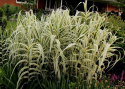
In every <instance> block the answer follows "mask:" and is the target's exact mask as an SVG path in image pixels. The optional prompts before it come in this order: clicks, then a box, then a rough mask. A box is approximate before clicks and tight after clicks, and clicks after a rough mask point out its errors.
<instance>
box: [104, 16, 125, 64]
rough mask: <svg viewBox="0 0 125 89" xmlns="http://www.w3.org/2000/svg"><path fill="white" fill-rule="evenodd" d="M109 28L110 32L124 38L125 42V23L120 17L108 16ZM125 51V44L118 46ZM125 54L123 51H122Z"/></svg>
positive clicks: (124, 60) (124, 59)
mask: <svg viewBox="0 0 125 89" xmlns="http://www.w3.org/2000/svg"><path fill="white" fill-rule="evenodd" d="M106 21H107V22H108V23H107V25H106V26H107V28H110V31H111V32H112V33H114V34H116V35H117V36H118V37H122V39H123V41H125V22H124V21H123V20H122V19H121V17H120V16H116V15H112V16H108V18H107V20H106ZM117 45H119V46H121V47H122V48H123V49H125V42H122V43H119V44H117ZM121 52H122V54H124V52H123V51H121ZM123 62H125V57H124V58H123Z"/></svg>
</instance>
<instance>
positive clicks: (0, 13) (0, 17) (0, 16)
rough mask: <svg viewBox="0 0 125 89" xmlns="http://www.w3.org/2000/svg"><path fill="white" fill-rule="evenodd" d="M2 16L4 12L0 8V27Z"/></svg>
mask: <svg viewBox="0 0 125 89" xmlns="http://www.w3.org/2000/svg"><path fill="white" fill-rule="evenodd" d="M3 15H4V11H3V9H2V8H0V26H1V25H2V17H3Z"/></svg>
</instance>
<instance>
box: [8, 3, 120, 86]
mask: <svg viewBox="0 0 125 89" xmlns="http://www.w3.org/2000/svg"><path fill="white" fill-rule="evenodd" d="M84 8H85V12H82V13H81V16H78V13H79V12H77V13H76V15H75V16H70V15H69V10H65V11H62V10H60V9H58V10H56V11H53V12H52V14H51V15H49V16H47V17H46V18H45V17H41V21H39V20H37V19H36V16H35V15H34V14H33V12H32V11H30V12H26V15H21V13H19V16H18V21H17V27H16V30H15V31H14V32H13V33H12V35H11V36H10V37H9V38H8V39H7V40H6V41H7V44H9V47H8V50H9V51H10V52H9V60H8V62H7V64H9V65H10V66H12V67H14V69H13V72H14V71H15V70H18V71H19V72H18V81H17V86H16V88H19V87H23V85H24V84H26V83H29V82H30V81H33V79H35V78H37V77H39V78H40V79H43V80H44V79H45V78H46V76H47V75H51V76H55V77H56V76H57V78H58V80H59V81H61V78H62V76H63V75H67V76H71V77H72V76H75V77H77V76H80V78H81V79H83V80H87V81H88V82H91V81H92V80H93V79H95V80H97V79H98V78H101V77H102V72H103V71H104V69H105V68H108V67H109V66H114V65H115V64H116V63H117V62H118V61H119V60H120V56H118V55H117V54H115V51H117V47H115V46H114V45H113V44H114V42H115V41H116V40H117V39H118V38H117V36H115V35H114V34H112V33H111V32H110V31H109V29H108V28H103V29H101V27H102V26H104V21H105V16H100V15H99V13H97V12H96V13H94V14H93V13H91V12H89V11H87V9H86V8H87V2H86V3H84ZM114 56H116V59H114V63H112V65H110V63H111V62H110V60H109V58H111V57H114ZM97 62H98V63H97ZM104 62H108V66H105V65H104ZM17 66H18V67H17ZM13 72H12V74H11V76H12V75H13ZM11 76H10V79H11Z"/></svg>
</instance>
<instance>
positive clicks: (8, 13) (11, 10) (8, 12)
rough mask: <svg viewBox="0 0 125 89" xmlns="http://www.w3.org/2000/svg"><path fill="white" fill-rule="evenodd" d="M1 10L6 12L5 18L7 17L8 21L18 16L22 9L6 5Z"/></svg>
mask: <svg viewBox="0 0 125 89" xmlns="http://www.w3.org/2000/svg"><path fill="white" fill-rule="evenodd" d="M1 8H2V9H3V10H4V12H5V16H7V18H8V19H9V18H10V17H11V16H12V15H15V14H18V13H19V11H20V10H21V8H20V7H17V6H13V5H7V4H4V5H3V6H2V7H1Z"/></svg>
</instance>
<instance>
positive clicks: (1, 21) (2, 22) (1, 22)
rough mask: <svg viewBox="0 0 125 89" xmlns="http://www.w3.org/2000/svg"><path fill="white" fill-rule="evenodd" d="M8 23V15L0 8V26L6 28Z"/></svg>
mask: <svg viewBox="0 0 125 89" xmlns="http://www.w3.org/2000/svg"><path fill="white" fill-rule="evenodd" d="M6 25H7V19H6V17H5V16H4V11H3V9H2V8H0V26H1V29H2V30H5V28H6Z"/></svg>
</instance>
